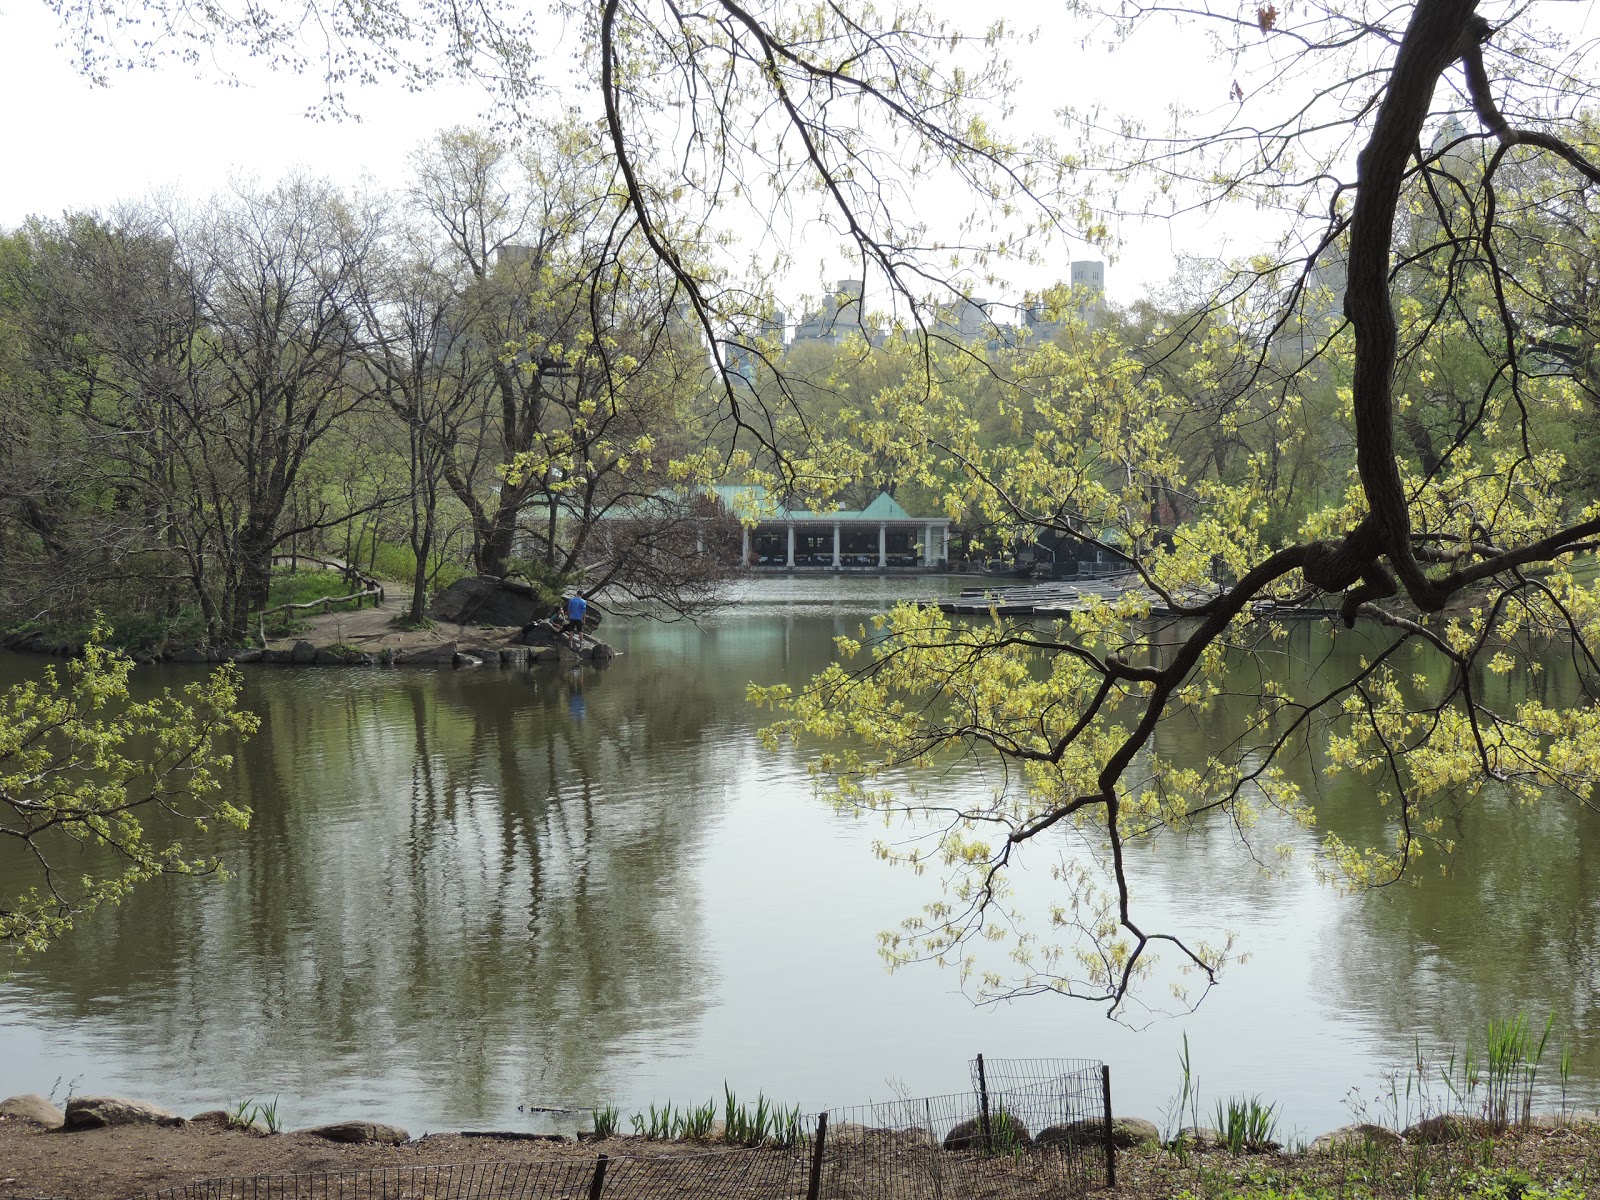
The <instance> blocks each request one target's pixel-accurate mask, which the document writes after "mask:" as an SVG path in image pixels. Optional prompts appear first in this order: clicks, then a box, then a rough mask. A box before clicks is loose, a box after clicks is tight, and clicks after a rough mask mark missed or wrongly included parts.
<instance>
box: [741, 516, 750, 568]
mask: <svg viewBox="0 0 1600 1200" xmlns="http://www.w3.org/2000/svg"><path fill="white" fill-rule="evenodd" d="M739 533H740V538H739V565H740V566H741V567H748V566H749V565H750V526H748V525H741V526H739Z"/></svg>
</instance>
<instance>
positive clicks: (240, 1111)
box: [228, 1096, 282, 1133]
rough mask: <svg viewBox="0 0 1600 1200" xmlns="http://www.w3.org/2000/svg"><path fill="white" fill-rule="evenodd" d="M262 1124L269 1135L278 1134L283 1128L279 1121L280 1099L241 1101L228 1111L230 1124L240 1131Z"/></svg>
mask: <svg viewBox="0 0 1600 1200" xmlns="http://www.w3.org/2000/svg"><path fill="white" fill-rule="evenodd" d="M258 1123H259V1124H260V1125H261V1127H262V1128H264V1129H265V1130H266V1131H267V1132H268V1133H277V1132H278V1131H279V1130H280V1129H281V1128H282V1126H281V1125H280V1123H279V1120H278V1097H276V1096H274V1097H273V1098H272V1099H271V1100H269V1101H265V1102H257V1101H255V1100H251V1099H245V1100H240V1101H239V1102H238V1103H237V1104H235V1105H234V1106H233V1107H232V1108H230V1109H229V1110H228V1124H229V1125H231V1126H234V1127H235V1128H238V1129H249V1128H251V1127H252V1126H254V1125H256V1124H258Z"/></svg>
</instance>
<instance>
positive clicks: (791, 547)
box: [783, 521, 794, 567]
mask: <svg viewBox="0 0 1600 1200" xmlns="http://www.w3.org/2000/svg"><path fill="white" fill-rule="evenodd" d="M787 528H788V530H789V557H788V559H787V560H785V562H784V564H783V565H784V566H786V567H793V566H794V522H793V521H790V522H789V524H788V526H787Z"/></svg>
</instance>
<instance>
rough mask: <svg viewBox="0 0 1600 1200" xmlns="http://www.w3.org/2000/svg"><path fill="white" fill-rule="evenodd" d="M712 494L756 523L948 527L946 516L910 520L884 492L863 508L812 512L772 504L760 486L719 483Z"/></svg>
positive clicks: (908, 514)
mask: <svg viewBox="0 0 1600 1200" xmlns="http://www.w3.org/2000/svg"><path fill="white" fill-rule="evenodd" d="M711 490H712V492H713V493H714V494H715V495H716V497H717V499H718V500H719V501H720V502H721V503H722V506H723V507H724V508H726V509H727V510H728V511H729V512H731V513H734V514H735V515H737V516H740V517H753V518H754V519H756V520H758V521H841V522H846V523H848V522H851V521H862V522H868V521H871V522H877V521H919V522H922V523H924V524H935V525H938V524H948V523H949V518H947V517H914V516H912V515H911V514H910V513H908V512H907V511H906V510H905V508H904V507H903V506H902V505H901V504H900V502H899V501H897V500H896V499H895V498H894V497H893V496H891V495H889V493H888V492H879V493H878V496H877V499H875V500H873V502H872V503H871V504H869V505H867V506H866V507H865V508H863V509H848V508H838V509H831V510H828V511H826V512H816V511H813V510H811V509H805V508H785V507H784V506H783V505H781V504H778V505H775V504H773V503H771V500H770V498H769V496H768V494H767V490H766V489H765V488H763V487H756V486H753V485H750V484H737V483H719V484H716V485H715V486H714V487H712V489H711Z"/></svg>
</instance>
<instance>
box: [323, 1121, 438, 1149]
mask: <svg viewBox="0 0 1600 1200" xmlns="http://www.w3.org/2000/svg"><path fill="white" fill-rule="evenodd" d="M296 1132H297V1133H304V1134H309V1135H310V1136H311V1137H319V1138H323V1139H324V1140H326V1141H330V1142H382V1143H384V1144H385V1145H389V1146H398V1145H400V1144H401V1143H402V1142H409V1141H410V1140H411V1135H410V1134H409V1133H407V1132H406V1131H405V1130H404V1129H401V1128H400V1127H399V1126H398V1125H383V1124H380V1123H379V1122H377V1121H333V1122H330V1123H329V1124H327V1125H313V1126H312V1127H311V1128H310V1129H300V1130H296Z"/></svg>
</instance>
